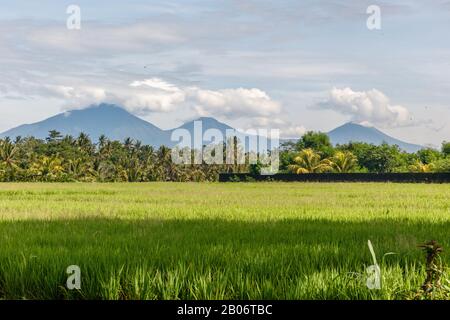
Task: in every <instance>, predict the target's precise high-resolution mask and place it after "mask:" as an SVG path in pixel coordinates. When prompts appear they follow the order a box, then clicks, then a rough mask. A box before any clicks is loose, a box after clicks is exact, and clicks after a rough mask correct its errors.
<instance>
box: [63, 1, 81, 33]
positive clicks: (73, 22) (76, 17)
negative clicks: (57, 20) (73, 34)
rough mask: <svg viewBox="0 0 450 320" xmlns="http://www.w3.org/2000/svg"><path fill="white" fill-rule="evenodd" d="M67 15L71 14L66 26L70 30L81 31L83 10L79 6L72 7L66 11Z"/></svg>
mask: <svg viewBox="0 0 450 320" xmlns="http://www.w3.org/2000/svg"><path fill="white" fill-rule="evenodd" d="M66 13H67V14H70V16H69V17H68V18H67V21H66V26H67V29H69V30H80V29H81V9H80V7H79V6H77V5H74V4H72V5H70V6H68V7H67V9H66Z"/></svg>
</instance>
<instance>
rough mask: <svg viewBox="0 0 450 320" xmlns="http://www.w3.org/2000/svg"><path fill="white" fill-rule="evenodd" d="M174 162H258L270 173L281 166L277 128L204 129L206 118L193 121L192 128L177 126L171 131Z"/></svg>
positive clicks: (231, 163)
mask: <svg viewBox="0 0 450 320" xmlns="http://www.w3.org/2000/svg"><path fill="white" fill-rule="evenodd" d="M171 141H172V142H176V145H175V147H174V148H172V162H173V163H175V164H185V165H187V164H202V163H205V164H209V165H213V164H230V165H233V164H238V165H239V164H256V163H260V164H261V166H262V168H261V174H263V175H271V174H275V173H277V172H278V169H279V130H278V129H270V130H268V129H249V130H245V131H244V130H234V129H227V130H225V134H224V133H223V132H222V131H221V130H219V129H212V128H211V129H207V130H205V131H204V132H203V122H202V121H201V120H198V121H194V130H193V136H192V133H191V131H189V130H188V129H185V128H178V129H176V130H174V131H173V132H172V135H171Z"/></svg>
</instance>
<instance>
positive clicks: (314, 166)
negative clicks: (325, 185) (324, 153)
mask: <svg viewBox="0 0 450 320" xmlns="http://www.w3.org/2000/svg"><path fill="white" fill-rule="evenodd" d="M288 168H289V170H290V171H291V172H294V173H296V174H301V173H321V172H327V171H331V170H332V167H331V161H330V160H329V159H321V158H320V154H318V153H317V152H315V151H314V150H313V149H310V148H308V149H303V150H302V151H300V152H299V154H298V155H297V156H296V157H295V158H294V164H291V165H289V167H288Z"/></svg>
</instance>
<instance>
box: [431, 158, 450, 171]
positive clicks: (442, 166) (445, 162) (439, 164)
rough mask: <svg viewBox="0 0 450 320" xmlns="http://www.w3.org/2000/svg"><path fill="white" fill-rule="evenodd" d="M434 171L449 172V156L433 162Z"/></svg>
mask: <svg viewBox="0 0 450 320" xmlns="http://www.w3.org/2000/svg"><path fill="white" fill-rule="evenodd" d="M433 171H434V172H450V157H447V158H445V159H441V160H438V161H436V162H433Z"/></svg>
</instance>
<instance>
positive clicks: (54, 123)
mask: <svg viewBox="0 0 450 320" xmlns="http://www.w3.org/2000/svg"><path fill="white" fill-rule="evenodd" d="M197 120H201V122H202V132H205V131H206V130H208V129H217V130H219V131H220V132H221V133H222V135H223V136H224V137H225V136H226V135H225V134H226V130H228V129H233V128H232V127H231V126H229V125H227V124H225V123H222V122H220V121H218V120H216V119H214V118H209V117H202V118H199V119H196V120H192V121H189V122H187V123H185V124H183V125H181V126H180V127H177V128H174V129H169V130H163V129H160V128H158V127H157V126H155V125H153V124H151V123H149V122H147V121H145V120H142V119H141V118H139V117H136V116H134V115H132V114H131V113H129V112H128V111H126V110H125V109H123V108H121V107H119V106H116V105H111V104H106V103H103V104H100V105H94V106H90V107H88V108H85V109H81V110H72V111H67V112H64V113H60V114H57V115H55V116H53V117H50V118H48V119H45V120H43V121H39V122H36V123H32V124H24V125H21V126H18V127H16V128H12V129H10V130H7V131H5V132H3V133H0V138H2V137H7V136H8V137H11V138H15V137H17V136H21V137H27V136H34V137H36V138H39V139H45V138H46V137H47V136H48V132H49V131H50V130H57V131H59V132H61V133H62V134H63V135H66V134H68V135H72V136H77V135H79V134H80V133H81V132H84V133H86V134H88V135H89V136H90V138H91V139H92V140H93V141H97V140H98V138H99V137H100V136H101V135H102V134H104V135H105V136H107V137H108V138H110V139H112V140H120V141H123V140H124V139H125V138H128V137H130V138H132V139H135V140H139V141H141V142H142V143H143V144H148V145H152V146H154V147H159V146H161V145H166V146H168V147H172V146H174V145H175V144H176V143H177V141H175V142H174V141H171V135H172V133H173V131H174V130H176V129H179V128H181V129H187V130H188V131H189V132H190V134H191V137H193V136H194V121H197ZM328 135H329V136H330V140H331V142H332V143H333V144H343V143H348V142H350V141H361V142H367V143H374V144H381V143H383V142H386V143H388V144H397V145H398V146H399V147H400V148H402V149H404V150H406V151H408V152H415V151H417V150H419V149H421V148H422V146H419V145H415V144H410V143H406V142H403V141H400V140H398V139H395V138H392V137H390V136H388V135H386V134H384V133H383V132H381V131H379V130H378V129H376V128H369V127H364V126H361V125H359V124H356V123H346V124H344V125H342V126H340V127H338V128H336V129H334V130H332V131H330V132H329V133H328ZM281 140H282V139H281Z"/></svg>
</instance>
